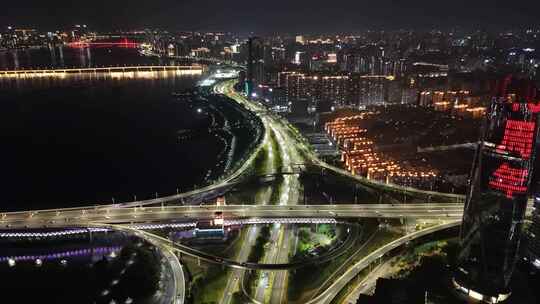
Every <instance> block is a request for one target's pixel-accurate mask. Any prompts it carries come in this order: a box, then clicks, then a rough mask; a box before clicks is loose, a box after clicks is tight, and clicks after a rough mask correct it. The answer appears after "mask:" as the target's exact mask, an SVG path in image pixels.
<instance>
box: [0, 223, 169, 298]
mask: <svg viewBox="0 0 540 304" xmlns="http://www.w3.org/2000/svg"><path fill="white" fill-rule="evenodd" d="M75 230H80V229H72V230H65V231H75ZM82 231H83V233H77V234H71V235H69V236H65V237H61V236H54V237H46V238H35V237H30V238H21V237H17V238H10V237H2V238H1V239H0V245H1V246H0V247H1V250H0V275H2V276H3V277H9V278H10V279H9V280H7V281H4V282H3V284H2V285H1V286H0V291H1V292H2V293H3V294H6V295H8V294H9V295H8V296H6V297H5V298H6V299H5V300H4V301H3V303H56V304H63V303H65V304H68V303H69V304H71V303H81V304H85V303H88V304H90V303H104V304H108V303H125V301H126V299H127V298H130V299H132V300H133V301H132V302H133V303H148V301H146V300H147V299H149V298H151V297H152V295H153V294H155V292H156V290H157V289H158V281H159V277H160V273H162V274H163V275H164V276H167V277H170V274H169V271H167V270H165V269H164V268H161V267H160V259H161V257H162V256H161V253H160V252H159V251H158V250H156V248H155V247H153V246H152V245H150V244H148V243H146V242H145V241H143V240H141V239H138V238H136V237H133V236H129V235H126V234H124V233H121V232H112V231H109V232H92V236H90V235H89V233H88V232H86V233H84V230H82ZM30 232H32V233H36V232H45V231H35V230H33V231H30ZM168 282H169V281H168V280H167V279H165V280H164V284H165V286H167V284H169V283H168ZM169 289H170V288H167V287H166V288H164V289H163V292H164V293H167V296H169V295H168V290H169ZM9 299H12V300H11V301H10V300H9ZM113 301H114V302H113Z"/></svg>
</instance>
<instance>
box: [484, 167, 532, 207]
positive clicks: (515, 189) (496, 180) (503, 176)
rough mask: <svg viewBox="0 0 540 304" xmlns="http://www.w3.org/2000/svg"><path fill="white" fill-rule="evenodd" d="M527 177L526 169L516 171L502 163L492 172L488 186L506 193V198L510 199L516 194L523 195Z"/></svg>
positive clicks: (525, 189)
mask: <svg viewBox="0 0 540 304" xmlns="http://www.w3.org/2000/svg"><path fill="white" fill-rule="evenodd" d="M528 176H529V170H528V169H516V168H512V167H510V165H509V164H508V163H504V164H502V165H501V166H500V167H499V168H498V169H497V170H495V172H493V175H492V177H491V179H490V181H489V186H490V187H491V188H492V189H495V190H499V191H502V192H504V193H506V197H508V198H512V197H513V196H514V194H516V193H517V194H524V193H525V192H526V191H527V179H528Z"/></svg>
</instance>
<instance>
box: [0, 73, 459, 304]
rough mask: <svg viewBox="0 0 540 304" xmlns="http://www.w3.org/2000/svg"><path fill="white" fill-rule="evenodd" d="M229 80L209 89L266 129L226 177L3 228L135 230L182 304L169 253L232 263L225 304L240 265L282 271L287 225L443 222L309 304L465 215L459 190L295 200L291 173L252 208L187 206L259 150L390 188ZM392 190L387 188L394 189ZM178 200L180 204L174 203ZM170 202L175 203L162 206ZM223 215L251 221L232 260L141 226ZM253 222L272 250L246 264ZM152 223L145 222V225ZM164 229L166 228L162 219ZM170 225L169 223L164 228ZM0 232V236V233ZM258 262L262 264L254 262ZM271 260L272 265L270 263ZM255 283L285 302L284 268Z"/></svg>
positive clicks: (212, 192) (271, 299)
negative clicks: (164, 263)
mask: <svg viewBox="0 0 540 304" xmlns="http://www.w3.org/2000/svg"><path fill="white" fill-rule="evenodd" d="M232 84H233V82H222V83H219V84H218V85H216V86H215V91H216V92H217V93H220V94H224V95H227V96H228V97H230V98H231V99H233V100H235V101H236V102H239V103H241V104H243V105H244V106H246V108H248V109H249V110H251V111H252V112H255V113H263V115H261V114H259V116H260V117H261V120H262V121H263V124H264V126H265V129H266V135H265V139H264V140H263V142H262V143H261V144H260V145H259V146H258V147H257V148H256V149H255V150H254V151H253V153H252V154H251V156H250V157H249V159H248V160H247V161H246V162H245V163H243V164H242V166H241V167H240V168H239V169H238V170H237V171H235V172H234V173H232V174H231V175H229V176H227V177H225V178H223V179H222V180H220V181H218V182H216V183H215V184H213V185H210V186H207V187H204V188H200V189H196V190H194V191H190V192H187V193H182V194H177V195H173V196H169V197H164V198H156V199H153V200H145V201H135V202H129V203H124V204H112V205H110V204H109V205H99V206H87V207H79V208H67V209H55V210H37V211H21V212H8V213H2V214H0V227H2V228H4V229H12V230H17V229H19V230H22V229H27V228H44V227H47V228H53V227H57V228H60V227H81V226H98V227H109V228H114V229H119V230H124V231H126V232H130V233H134V234H136V235H139V236H141V237H144V238H145V239H147V240H149V241H151V242H152V243H153V244H155V245H156V246H159V247H160V248H161V249H162V251H163V252H164V254H165V256H166V258H167V259H168V260H169V261H170V264H171V267H172V269H173V273H174V282H175V284H176V285H175V288H174V290H175V291H174V292H173V293H174V294H175V296H174V297H172V298H173V301H172V302H173V303H183V301H184V297H185V286H184V285H185V280H184V277H183V270H182V266H181V264H180V263H179V261H178V259H177V257H176V255H175V254H172V252H176V253H177V254H188V255H192V256H194V257H196V258H199V259H203V260H206V261H209V262H213V263H216V262H217V263H220V264H223V265H226V266H231V267H233V268H234V269H233V270H232V271H231V272H230V275H229V278H228V280H227V285H226V286H225V288H224V294H223V297H222V299H221V302H220V303H222V304H226V303H230V302H231V300H232V297H231V295H232V293H233V292H235V291H237V290H239V289H240V282H241V281H243V278H244V275H245V270H246V269H284V268H279V267H272V266H271V265H277V266H279V265H282V266H283V265H287V264H289V256H290V254H291V253H294V251H295V244H296V233H295V232H296V231H295V230H296V227H295V225H288V224H293V223H315V222H324V221H330V222H331V221H335V222H336V223H346V222H347V220H351V219H358V218H381V219H383V218H388V219H390V218H397V219H399V218H406V219H434V220H442V221H444V223H443V224H440V225H435V226H433V227H430V228H427V229H424V230H421V231H418V232H414V233H412V234H409V235H406V236H404V237H402V238H401V239H399V240H396V241H393V242H391V243H389V244H386V245H385V246H383V247H381V248H379V249H377V250H376V251H374V252H372V253H370V254H369V255H367V256H366V257H365V258H364V259H362V260H361V261H360V262H358V263H356V264H355V265H353V266H352V267H350V268H349V269H347V271H346V272H345V273H344V274H343V275H342V276H340V277H339V278H337V279H336V280H335V281H334V282H333V284H332V285H331V286H330V288H328V289H326V290H324V291H323V292H322V293H320V294H319V295H318V296H317V297H315V298H314V299H313V300H312V301H311V302H310V303H329V302H330V301H331V300H332V299H333V298H334V297H335V296H336V295H337V293H339V291H340V290H341V289H342V288H343V287H344V286H345V285H346V284H347V283H348V282H349V281H350V280H351V279H352V278H353V277H354V276H356V274H358V273H359V272H360V271H361V270H362V269H364V268H365V267H366V266H367V265H369V264H370V263H372V262H373V261H374V260H376V259H377V258H379V257H380V256H381V255H384V254H386V253H387V252H389V251H391V250H392V249H394V248H396V247H398V246H401V245H402V244H405V243H406V242H408V241H410V240H413V239H415V238H418V237H421V236H423V235H426V234H429V233H432V232H435V231H439V230H441V229H447V228H448V227H454V226H456V225H458V224H459V220H460V219H461V216H462V213H463V204H462V201H463V200H462V197H461V196H457V195H446V194H440V193H436V192H428V191H421V190H416V189H410V188H403V187H394V188H395V189H398V190H400V191H406V192H407V193H412V194H414V193H421V194H424V195H425V194H428V195H443V196H444V195H446V196H447V197H449V198H450V199H452V200H453V199H455V203H444V204H442V203H441V204H437V203H431V204H427V203H426V204H378V203H374V204H362V205H348V204H344V205H299V204H298V202H299V196H300V193H299V189H300V181H299V180H298V178H299V176H298V175H297V174H290V175H286V176H284V177H283V179H282V180H281V181H280V184H279V185H277V186H276V187H273V188H272V187H266V188H261V189H260V191H258V193H257V204H254V205H227V206H214V205H212V206H210V205H189V204H190V200H192V199H193V198H196V199H195V200H197V199H200V197H205V196H209V197H215V196H217V194H218V193H222V192H223V191H226V190H227V189H229V187H230V186H231V185H234V184H235V183H236V181H237V180H238V179H239V178H241V176H242V175H243V174H244V173H245V172H246V171H247V170H248V169H249V168H250V167H251V166H252V165H253V161H254V159H255V157H256V156H257V154H258V153H259V152H261V151H263V150H264V151H265V152H266V153H267V154H268V155H267V156H268V158H269V159H271V160H272V159H273V158H274V157H280V159H281V166H282V168H281V169H282V170H286V171H294V170H293V166H294V164H299V163H307V162H311V163H314V164H317V165H319V166H321V167H323V168H326V169H329V170H332V171H334V172H337V173H339V174H342V175H347V176H349V177H351V178H354V179H357V180H358V181H360V182H362V183H371V184H374V185H377V186H382V187H389V186H388V185H386V184H384V185H383V184H380V183H377V182H373V181H369V180H365V179H363V178H359V177H356V176H350V174H349V173H348V172H347V171H345V170H341V169H339V168H335V167H333V166H330V165H327V164H326V163H324V162H322V161H320V160H319V159H318V158H317V157H316V156H314V155H313V154H312V153H311V152H310V151H309V149H308V148H307V147H306V145H305V144H304V143H301V142H299V140H298V138H297V137H296V136H295V135H294V133H293V132H292V131H291V129H290V128H289V127H288V125H286V124H285V123H284V122H283V121H282V120H281V119H279V118H277V117H274V116H273V115H270V114H268V115H267V114H264V113H266V112H267V111H266V109H265V108H264V107H263V106H262V105H259V104H257V103H252V102H250V101H248V100H247V99H245V98H244V97H243V96H242V95H240V94H238V93H236V92H235V91H234V89H233V88H232ZM269 134H272V140H275V141H277V147H278V149H277V151H275V150H273V148H272V146H273V145H272V144H271V141H272V140H271V138H270V135H269ZM271 163H272V161H270V162H269V164H270V165H268V168H267V171H268V172H275V171H276V168H273V167H272V165H271ZM392 187H393V186H392ZM273 191H277V192H278V194H279V195H278V196H277V197H278V199H277V201H275V202H271V201H270V198H271V197H272V192H273ZM178 203H184V204H185V205H179V204H178ZM168 204H173V205H168ZM217 213H219V214H221V215H223V217H224V218H225V219H226V223H225V224H226V225H249V226H248V229H247V230H245V231H246V233H245V235H244V242H245V245H244V246H242V247H241V250H240V251H239V252H238V253H237V255H236V257H235V260H234V261H228V260H224V259H221V258H217V259H216V257H215V256H211V255H205V254H204V253H201V252H196V250H194V249H191V248H187V247H185V246H183V245H181V244H175V243H172V242H171V241H170V240H168V239H165V238H162V237H159V236H157V235H154V234H152V233H149V232H146V231H144V229H143V227H144V225H152V223H173V224H172V225H187V226H189V225H194V221H196V220H200V219H212V218H215V216H216V214H217ZM253 223H258V224H271V225H272V226H271V227H272V228H271V233H270V242H271V243H272V244H274V246H271V248H270V250H267V251H266V252H265V255H264V256H263V258H262V261H261V264H258V263H255V264H249V263H246V259H247V257H248V255H249V252H250V250H251V245H252V244H253V242H254V240H255V239H256V237H257V236H258V235H259V225H252V224H253ZM150 227H151V226H150ZM163 227H167V224H165V225H164V226H163ZM168 227H171V226H170V225H169V226H168ZM0 237H2V236H0ZM260 265H263V266H260ZM269 265H270V266H269ZM259 275H260V277H259V280H257V282H258V283H257V286H255V288H254V295H252V296H253V300H254V301H255V302H261V303H286V302H287V282H288V272H287V271H285V270H280V271H272V272H259Z"/></svg>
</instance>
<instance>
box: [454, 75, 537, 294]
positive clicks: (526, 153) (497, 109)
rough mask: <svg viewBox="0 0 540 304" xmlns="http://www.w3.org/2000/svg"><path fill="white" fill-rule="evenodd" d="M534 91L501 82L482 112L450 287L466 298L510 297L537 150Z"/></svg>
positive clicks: (520, 84) (522, 84)
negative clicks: (482, 124) (484, 116)
mask: <svg viewBox="0 0 540 304" xmlns="http://www.w3.org/2000/svg"><path fill="white" fill-rule="evenodd" d="M539 112H540V104H539V103H538V102H537V101H536V88H534V87H532V86H530V85H529V84H528V83H527V82H524V81H514V80H512V79H511V78H510V77H508V78H506V79H505V80H504V81H503V82H502V84H501V85H500V86H499V92H498V93H497V94H496V96H495V97H493V99H492V102H491V106H490V108H489V110H488V111H487V116H486V120H485V123H484V129H483V136H482V140H481V141H480V144H479V147H478V150H477V153H476V156H475V160H474V164H473V169H472V171H471V182H470V185H469V190H468V193H467V200H466V203H465V210H464V213H463V222H462V225H461V233H460V242H461V250H460V253H459V256H458V269H457V270H456V273H455V277H454V279H453V283H454V285H455V287H456V288H457V289H458V290H459V291H460V292H461V293H464V294H466V295H468V296H469V297H471V298H474V299H477V300H482V301H484V302H487V303H499V302H502V301H504V300H505V299H506V298H507V297H508V295H509V294H510V290H509V282H510V278H511V276H512V273H513V270H514V267H515V264H516V262H517V258H518V248H519V243H520V239H521V230H522V223H523V219H524V217H525V211H526V208H527V199H528V195H529V194H530V185H531V177H532V173H533V169H534V158H535V152H536V148H537V146H538V117H539V116H538V114H539Z"/></svg>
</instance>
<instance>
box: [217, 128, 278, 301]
mask: <svg viewBox="0 0 540 304" xmlns="http://www.w3.org/2000/svg"><path fill="white" fill-rule="evenodd" d="M263 145H264V147H265V150H264V151H265V153H266V158H267V162H266V167H265V168H264V172H265V173H269V172H273V171H275V169H276V168H274V167H275V162H274V158H275V153H274V151H273V145H272V142H271V136H270V132H269V130H266V132H265V137H264V143H263ZM272 192H273V187H270V186H267V187H263V188H261V189H259V190H258V191H257V193H256V195H255V200H256V202H257V204H258V205H267V204H268V203H269V202H270V198H271V196H272ZM259 228H260V227H259V226H256V225H255V226H252V227H249V229H248V230H247V232H246V234H245V239H244V243H243V244H242V247H241V248H240V252H238V255H237V256H236V260H237V261H240V262H245V261H247V259H248V257H249V254H250V252H251V250H252V248H253V245H254V244H255V240H256V239H257V237H258V235H259V231H260V229H259ZM245 273H246V270H245V269H233V270H232V272H231V273H230V275H229V278H228V280H227V285H226V286H225V289H224V291H223V296H222V298H221V301H220V304H228V303H230V302H231V300H232V295H233V293H234V292H235V291H237V290H239V288H240V282H242V280H243V279H244V275H245Z"/></svg>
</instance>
